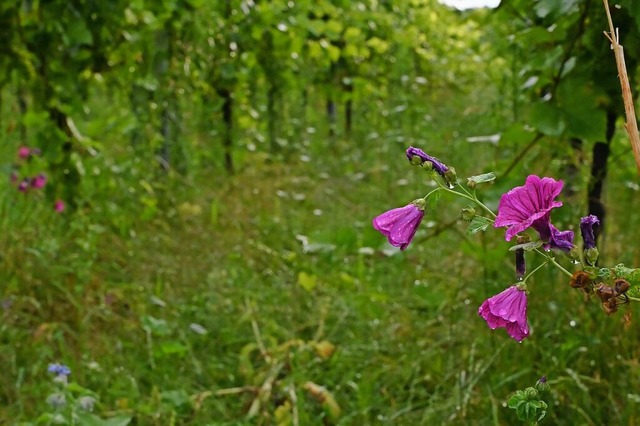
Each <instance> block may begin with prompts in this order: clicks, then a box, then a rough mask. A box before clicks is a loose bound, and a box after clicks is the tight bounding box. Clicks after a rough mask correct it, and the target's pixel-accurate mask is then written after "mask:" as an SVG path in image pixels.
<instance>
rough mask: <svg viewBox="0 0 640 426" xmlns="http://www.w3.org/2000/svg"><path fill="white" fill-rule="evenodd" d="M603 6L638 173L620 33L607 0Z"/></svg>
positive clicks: (637, 141)
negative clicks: (614, 23)
mask: <svg viewBox="0 0 640 426" xmlns="http://www.w3.org/2000/svg"><path fill="white" fill-rule="evenodd" d="M603 2H604V8H605V10H606V12H607V20H608V21H609V32H606V31H605V32H604V35H605V37H607V38H608V39H609V41H610V42H611V46H612V47H613V53H614V54H615V57H616V67H617V68H618V78H619V79H620V86H621V87H622V99H623V100H624V111H625V115H626V120H627V121H626V123H625V124H624V128H625V129H626V130H627V134H628V135H629V141H630V142H631V149H632V151H633V156H634V158H635V160H636V166H637V168H638V174H639V175H640V135H639V134H638V122H637V120H636V112H635V109H634V108H633V96H631V86H630V84H629V76H628V75H627V66H626V65H625V63H624V49H623V48H622V46H621V45H620V34H618V31H617V30H616V29H615V28H614V26H613V20H612V19H611V12H610V11H609V2H608V0H603Z"/></svg>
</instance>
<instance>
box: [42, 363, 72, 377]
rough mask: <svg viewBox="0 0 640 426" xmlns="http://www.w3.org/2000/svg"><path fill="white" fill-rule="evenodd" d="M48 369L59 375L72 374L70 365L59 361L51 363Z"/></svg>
mask: <svg viewBox="0 0 640 426" xmlns="http://www.w3.org/2000/svg"><path fill="white" fill-rule="evenodd" d="M47 371H48V372H49V373H54V374H56V375H58V376H68V375H69V374H71V369H70V368H69V367H67V366H66V365H63V364H59V363H57V362H56V363H55V364H49V367H48V368H47Z"/></svg>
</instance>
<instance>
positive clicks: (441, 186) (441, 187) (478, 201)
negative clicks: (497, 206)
mask: <svg viewBox="0 0 640 426" xmlns="http://www.w3.org/2000/svg"><path fill="white" fill-rule="evenodd" d="M436 182H437V184H438V186H440V189H443V190H445V191H447V192H450V193H451V194H455V195H457V196H459V197H462V198H466V199H467V200H469V201H473V202H474V203H475V204H476V205H478V206H479V207H480V208H482V209H483V210H484V211H485V212H487V213H489V215H491V217H492V218H494V219H495V218H496V214H495V213H494V212H493V210H491V209H490V208H489V207H487V206H485V205H484V204H483V203H482V201H480V200H478V198H476V197H475V196H474V195H473V194H471V193H470V192H469V191H467V190H466V189H464V187H463V186H462V185H460V184H458V187H459V188H460V189H461V190H462V191H464V192H465V193H462V192H458V191H454V190H453V189H451V188H447V186H445V185H443V184H442V183H440V182H439V181H436ZM432 192H433V191H432Z"/></svg>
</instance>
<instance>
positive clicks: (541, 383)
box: [536, 376, 551, 393]
mask: <svg viewBox="0 0 640 426" xmlns="http://www.w3.org/2000/svg"><path fill="white" fill-rule="evenodd" d="M549 389H551V386H549V383H547V376H542V377H540V379H539V380H538V381H537V382H536V390H537V391H538V392H540V393H542V392H547V391H548V390H549Z"/></svg>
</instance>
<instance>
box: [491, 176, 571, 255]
mask: <svg viewBox="0 0 640 426" xmlns="http://www.w3.org/2000/svg"><path fill="white" fill-rule="evenodd" d="M563 186H564V183H563V182H562V181H561V180H560V181H556V180H555V179H553V178H549V177H545V178H540V177H538V176H536V175H529V177H527V180H526V182H525V184H524V186H517V187H515V188H513V189H512V190H510V191H509V192H507V193H506V194H503V195H502V197H501V198H500V204H499V205H498V216H497V217H496V220H495V223H494V226H495V227H496V228H500V227H503V226H506V227H507V232H506V233H505V239H506V240H507V241H511V239H512V238H513V237H514V236H515V235H516V234H518V233H520V232H522V231H524V230H525V229H527V228H530V227H531V228H533V229H535V230H536V231H537V232H538V234H539V235H540V239H541V240H542V241H545V242H547V245H546V246H545V248H557V249H560V250H564V251H569V250H571V248H572V247H573V232H572V231H559V230H558V228H556V227H555V226H553V225H552V224H551V219H550V216H551V210H552V209H554V208H556V207H560V206H562V202H561V201H556V200H555V198H556V197H557V196H558V195H559V194H560V191H562V187H563Z"/></svg>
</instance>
